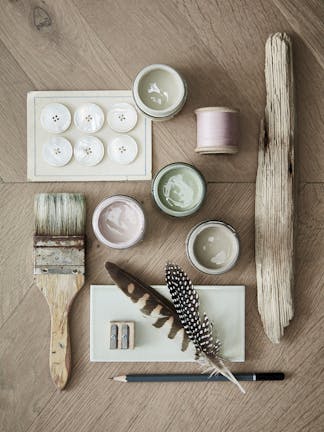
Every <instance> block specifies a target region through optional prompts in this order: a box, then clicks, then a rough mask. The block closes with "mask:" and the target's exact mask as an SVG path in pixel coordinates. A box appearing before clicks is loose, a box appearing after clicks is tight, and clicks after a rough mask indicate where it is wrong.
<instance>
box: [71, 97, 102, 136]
mask: <svg viewBox="0 0 324 432" xmlns="http://www.w3.org/2000/svg"><path fill="white" fill-rule="evenodd" d="M104 119H105V116H104V113H103V111H102V109H101V108H100V107H99V106H98V105H96V104H93V103H87V104H84V105H81V106H80V107H79V108H78V109H77V110H76V111H75V113H74V123H75V125H76V127H77V128H78V129H80V130H81V131H82V132H86V133H94V132H97V131H98V130H100V129H101V128H102V125H103V124H104Z"/></svg>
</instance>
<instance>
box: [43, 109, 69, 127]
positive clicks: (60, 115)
mask: <svg viewBox="0 0 324 432" xmlns="http://www.w3.org/2000/svg"><path fill="white" fill-rule="evenodd" d="M40 121H41V125H42V127H43V128H44V129H45V130H47V132H50V133H61V132H64V131H66V130H67V129H68V128H69V127H70V124H71V113H70V111H69V110H68V108H67V107H66V106H65V105H63V104H60V103H52V104H48V105H46V106H45V107H44V108H43V109H42V112H41V115H40Z"/></svg>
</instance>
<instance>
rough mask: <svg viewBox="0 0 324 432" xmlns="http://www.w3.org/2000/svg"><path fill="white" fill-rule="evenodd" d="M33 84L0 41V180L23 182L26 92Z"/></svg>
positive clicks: (24, 169) (24, 173) (24, 170)
mask: <svg viewBox="0 0 324 432" xmlns="http://www.w3.org/2000/svg"><path fill="white" fill-rule="evenodd" d="M33 88H34V87H33V84H32V83H31V81H30V80H29V78H28V77H27V75H26V74H25V72H24V71H23V69H21V67H20V66H19V64H18V63H17V61H16V60H15V59H14V57H13V56H12V55H11V54H10V52H9V51H8V49H7V48H6V47H5V45H4V44H3V43H2V42H1V41H0V124H1V127H0V142H1V157H0V180H1V181H2V182H9V181H14V182H17V181H19V182H23V181H26V161H27V158H26V93H27V92H28V91H29V90H32V89H33Z"/></svg>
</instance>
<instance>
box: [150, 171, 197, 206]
mask: <svg viewBox="0 0 324 432" xmlns="http://www.w3.org/2000/svg"><path fill="white" fill-rule="evenodd" d="M158 194H159V198H160V200H161V202H162V204H163V205H164V206H165V207H167V208H169V209H170V210H173V211H176V212H185V211H188V210H191V209H193V208H195V207H196V206H198V205H200V203H201V201H202V200H203V198H204V194H205V187H204V182H203V180H202V178H201V177H200V175H199V174H198V173H197V172H196V171H195V170H194V169H193V168H191V167H189V166H179V167H174V168H172V169H171V170H170V171H168V172H166V173H165V174H164V175H163V176H162V177H161V179H160V181H159V185H158Z"/></svg>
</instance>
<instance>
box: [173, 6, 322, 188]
mask: <svg viewBox="0 0 324 432" xmlns="http://www.w3.org/2000/svg"><path fill="white" fill-rule="evenodd" d="M309 3H314V5H313V6H314V7H313V8H308V4H309ZM309 3H308V2H303V1H300V2H291V1H290V2H289V1H287V2H286V1H282V2H281V0H278V1H276V4H277V5H279V4H285V5H286V7H287V8H288V9H289V5H290V9H291V10H292V11H295V12H296V13H297V18H294V20H293V21H291V20H290V19H288V17H290V15H287V14H284V15H285V17H286V18H287V19H286V18H285V17H284V16H283V15H282V14H281V12H282V11H283V8H281V7H279V9H277V8H274V7H273V4H272V2H269V1H260V2H251V1H242V0H237V1H230V2H222V1H219V2H210V1H205V0H198V1H188V0H183V1H181V2H179V1H176V2H175V4H176V5H177V8H178V9H179V10H180V11H181V13H182V14H183V16H184V18H185V19H187V20H188V21H189V22H190V24H191V25H192V27H193V28H194V29H195V31H196V34H197V37H199V38H201V39H202V40H203V42H204V44H205V45H206V46H207V47H208V49H209V51H210V52H211V53H213V54H214V56H215V59H217V62H219V63H221V65H222V66H223V68H224V70H226V73H227V74H228V75H229V76H230V77H231V78H232V80H233V81H234V82H235V84H236V85H237V87H238V88H239V90H240V92H242V93H243V94H244V95H245V96H246V98H247V100H249V101H250V102H251V103H252V104H253V107H254V109H255V113H256V115H255V121H256V122H258V121H259V119H260V118H261V117H262V116H263V111H264V106H265V94H264V92H265V83H264V44H265V41H266V39H267V37H268V36H269V34H271V33H274V32H276V31H287V32H289V33H291V34H292V36H293V37H292V39H293V57H294V73H295V83H296V86H295V88H296V99H297V136H298V138H297V145H298V149H299V156H300V158H299V160H300V164H299V166H298V170H299V176H300V179H301V181H304V182H312V181H324V147H323V134H324V122H323V118H324V102H323V101H324V93H323V84H322V82H323V65H322V66H321V65H320V64H319V63H318V62H317V60H316V56H315V55H314V52H313V51H314V50H312V49H311V48H310V47H309V44H308V42H307V41H308V38H307V36H308V33H307V32H310V33H312V32H313V31H314V32H315V34H316V36H317V44H316V46H317V47H318V50H319V51H320V43H321V44H322V49H321V51H322V55H323V52H324V51H323V49H324V48H323V40H324V31H323V24H322V22H320V21H323V20H320V18H319V15H320V12H321V10H323V11H322V14H323V12H324V7H323V6H322V7H321V5H320V2H319V1H314V2H309ZM298 5H299V7H300V9H301V10H302V9H304V10H305V16H304V17H301V11H300V10H299V8H298ZM303 5H304V6H303ZM315 5H316V6H317V11H316V10H315V9H316V8H315ZM280 11H281V12H280ZM316 12H318V15H316ZM292 15H293V14H292ZM313 21H314V26H313V25H312V23H313ZM298 23H300V25H301V27H302V29H303V31H300V32H298V31H297V29H296V26H297V24H298ZM320 24H322V27H321V26H320ZM308 29H309V30H308ZM321 35H322V37H321ZM304 36H305V38H304ZM243 112H244V110H243ZM253 118H254V116H253V114H252V117H249V121H251V122H253V120H252V119H253ZM243 127H244V128H246V127H247V125H245V124H244V120H243ZM244 151H245V150H244ZM250 156H251V155H250Z"/></svg>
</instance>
